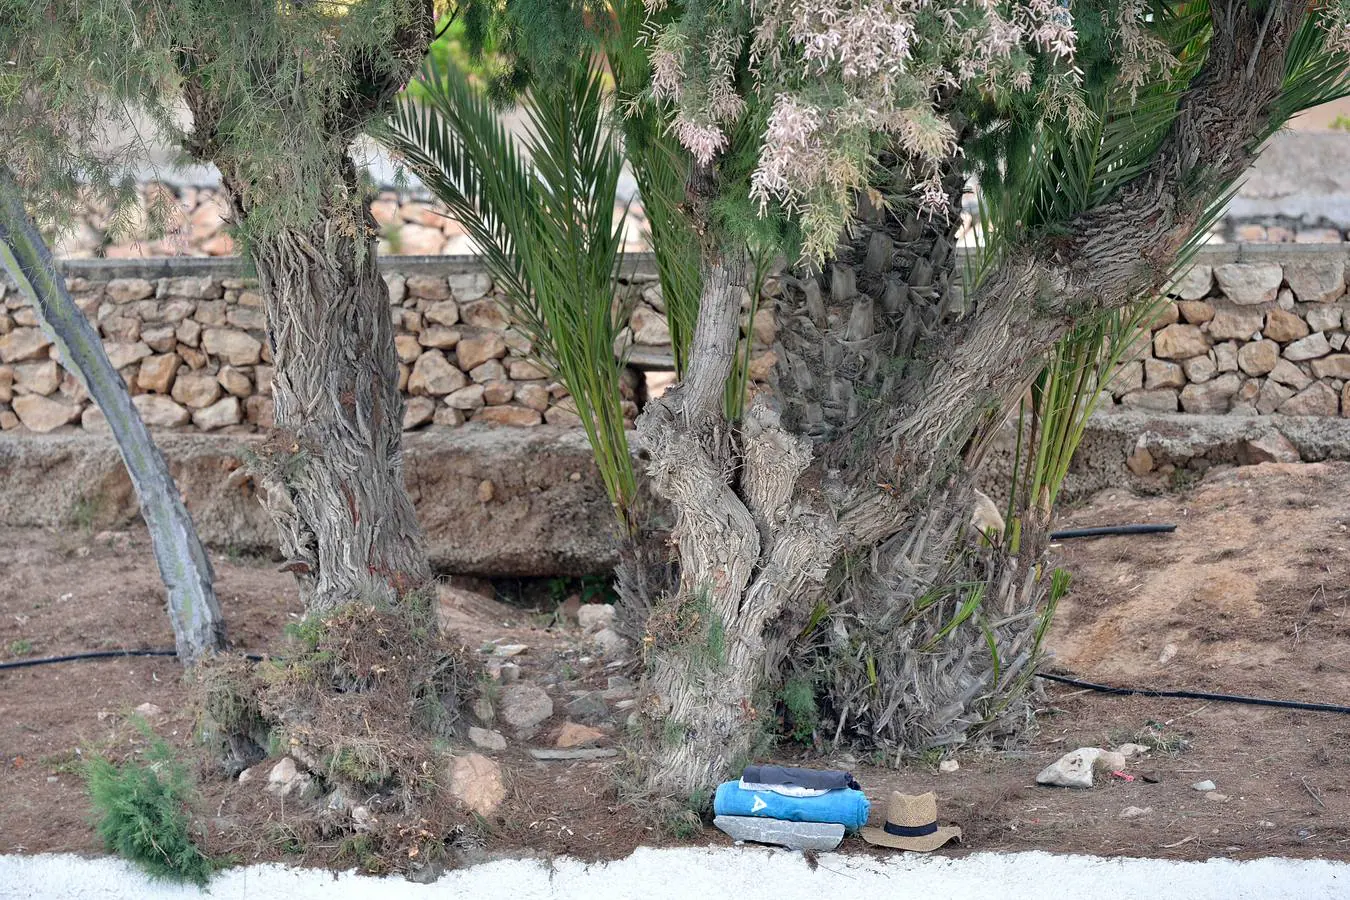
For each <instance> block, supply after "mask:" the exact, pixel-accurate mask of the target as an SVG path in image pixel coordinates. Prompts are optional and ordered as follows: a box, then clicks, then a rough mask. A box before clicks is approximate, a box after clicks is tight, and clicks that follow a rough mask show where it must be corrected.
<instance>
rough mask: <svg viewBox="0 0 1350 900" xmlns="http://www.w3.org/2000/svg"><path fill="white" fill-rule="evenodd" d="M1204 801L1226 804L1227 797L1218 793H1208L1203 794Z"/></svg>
mask: <svg viewBox="0 0 1350 900" xmlns="http://www.w3.org/2000/svg"><path fill="white" fill-rule="evenodd" d="M1205 799H1206V800H1217V801H1218V802H1219V803H1227V802H1228V795H1227V794H1220V793H1219V792H1218V791H1209V792H1207V793H1206V794H1205Z"/></svg>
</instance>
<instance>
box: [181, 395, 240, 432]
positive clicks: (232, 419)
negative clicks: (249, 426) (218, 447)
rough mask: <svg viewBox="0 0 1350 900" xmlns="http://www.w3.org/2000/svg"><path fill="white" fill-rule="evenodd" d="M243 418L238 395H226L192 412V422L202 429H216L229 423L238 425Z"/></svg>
mask: <svg viewBox="0 0 1350 900" xmlns="http://www.w3.org/2000/svg"><path fill="white" fill-rule="evenodd" d="M243 419H244V414H243V411H242V410H241V409H240V407H239V398H238V397H225V398H224V399H222V400H218V401H216V402H215V403H212V404H211V405H210V406H208V407H206V408H205V409H199V410H197V411H196V412H194V413H193V414H192V424H194V425H196V426H197V427H198V428H200V429H201V430H202V431H214V430H215V429H217V428H224V427H225V426H227V425H238V424H239V423H240V422H242V421H243Z"/></svg>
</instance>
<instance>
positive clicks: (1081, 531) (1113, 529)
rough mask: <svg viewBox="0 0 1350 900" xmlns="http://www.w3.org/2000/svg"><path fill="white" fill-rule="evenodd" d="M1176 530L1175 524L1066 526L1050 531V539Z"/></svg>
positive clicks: (1059, 539) (1164, 532)
mask: <svg viewBox="0 0 1350 900" xmlns="http://www.w3.org/2000/svg"><path fill="white" fill-rule="evenodd" d="M1176 530H1177V526H1175V525H1103V526H1100V527H1098V528H1068V529H1065V530H1064V531H1052V532H1050V540H1052V541H1062V540H1065V539H1067V538H1086V537H1106V536H1107V535H1112V534H1171V533H1172V532H1173V531H1176Z"/></svg>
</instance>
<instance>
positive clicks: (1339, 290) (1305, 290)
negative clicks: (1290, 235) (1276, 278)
mask: <svg viewBox="0 0 1350 900" xmlns="http://www.w3.org/2000/svg"><path fill="white" fill-rule="evenodd" d="M1284 277H1285V280H1286V281H1288V282H1289V287H1291V288H1292V289H1293V291H1294V294H1295V295H1296V296H1297V297H1298V299H1299V300H1300V301H1302V302H1304V303H1325V302H1327V301H1329V300H1335V299H1336V298H1337V297H1339V296H1341V294H1343V293H1345V257H1344V255H1343V254H1338V255H1336V256H1310V257H1306V258H1301V257H1300V258H1296V259H1291V260H1290V261H1289V262H1288V264H1287V265H1286V266H1285V270H1284Z"/></svg>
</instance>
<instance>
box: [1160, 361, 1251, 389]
mask: <svg viewBox="0 0 1350 900" xmlns="http://www.w3.org/2000/svg"><path fill="white" fill-rule="evenodd" d="M1277 355H1278V353H1277ZM1200 358H1202V359H1206V360H1207V359H1208V357H1200ZM1274 365H1275V363H1274V361H1272V362H1271V366H1274ZM1185 386H1186V373H1185V371H1184V370H1183V369H1182V368H1181V366H1179V365H1177V364H1176V363H1172V362H1167V361H1165V360H1161V359H1146V360H1144V388H1145V390H1150V391H1153V390H1158V389H1159V388H1179V387H1185Z"/></svg>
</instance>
